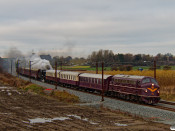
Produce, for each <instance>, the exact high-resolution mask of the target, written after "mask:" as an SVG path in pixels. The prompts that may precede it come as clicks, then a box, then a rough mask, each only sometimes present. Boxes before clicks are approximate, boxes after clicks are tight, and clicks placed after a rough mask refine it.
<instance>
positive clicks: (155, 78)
mask: <svg viewBox="0 0 175 131" xmlns="http://www.w3.org/2000/svg"><path fill="white" fill-rule="evenodd" d="M154 79H156V58H154Z"/></svg>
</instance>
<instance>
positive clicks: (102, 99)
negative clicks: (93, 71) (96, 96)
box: [101, 62, 104, 101]
mask: <svg viewBox="0 0 175 131" xmlns="http://www.w3.org/2000/svg"><path fill="white" fill-rule="evenodd" d="M103 66H104V63H103V62H102V84H101V86H102V93H101V94H102V98H101V101H104V85H103Z"/></svg>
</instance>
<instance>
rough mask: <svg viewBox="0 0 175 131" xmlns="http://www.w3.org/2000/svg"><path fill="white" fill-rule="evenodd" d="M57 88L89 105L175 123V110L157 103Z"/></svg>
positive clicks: (37, 82) (33, 81)
mask: <svg viewBox="0 0 175 131" xmlns="http://www.w3.org/2000/svg"><path fill="white" fill-rule="evenodd" d="M20 77H21V78H22V79H24V80H29V78H26V77H22V76H20ZM32 83H35V84H38V85H41V86H45V87H48V88H52V89H54V88H55V86H54V85H51V84H47V83H43V82H40V81H36V80H32ZM57 89H58V90H60V91H63V90H64V91H66V92H68V93H70V94H74V95H76V96H78V97H79V99H80V101H81V102H86V103H92V104H87V105H89V106H103V107H104V108H108V109H112V110H118V111H121V112H125V113H128V114H131V115H133V116H138V117H142V118H145V119H150V120H153V121H157V122H160V123H165V124H169V125H175V112H174V111H169V110H164V109H161V108H156V105H154V106H146V105H140V104H137V103H131V102H127V101H122V100H116V99H113V98H109V97H105V98H104V101H103V102H101V96H99V95H96V94H90V93H86V92H82V91H77V90H74V89H69V88H64V87H60V86H57ZM94 103H97V104H94ZM99 103H100V104H99Z"/></svg>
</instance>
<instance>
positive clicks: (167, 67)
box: [163, 65, 171, 70]
mask: <svg viewBox="0 0 175 131" xmlns="http://www.w3.org/2000/svg"><path fill="white" fill-rule="evenodd" d="M163 70H171V66H168V65H166V66H164V67H163Z"/></svg>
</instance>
